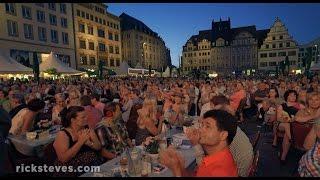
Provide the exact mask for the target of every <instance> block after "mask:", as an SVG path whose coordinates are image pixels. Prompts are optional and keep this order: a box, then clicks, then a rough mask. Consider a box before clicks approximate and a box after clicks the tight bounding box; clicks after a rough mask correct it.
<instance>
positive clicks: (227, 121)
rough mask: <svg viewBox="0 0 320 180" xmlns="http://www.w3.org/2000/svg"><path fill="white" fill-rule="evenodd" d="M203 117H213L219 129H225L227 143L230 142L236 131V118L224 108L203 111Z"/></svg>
mask: <svg viewBox="0 0 320 180" xmlns="http://www.w3.org/2000/svg"><path fill="white" fill-rule="evenodd" d="M203 118H212V119H214V120H215V121H216V124H217V128H218V130H219V131H227V132H228V137H227V143H228V144H229V145H230V144H231V142H232V141H233V138H234V137H235V135H236V133H237V120H236V118H235V117H234V116H233V115H232V114H230V113H229V112H227V111H224V110H210V111H207V112H206V113H204V115H203Z"/></svg>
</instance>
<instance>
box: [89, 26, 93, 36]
mask: <svg viewBox="0 0 320 180" xmlns="http://www.w3.org/2000/svg"><path fill="white" fill-rule="evenodd" d="M88 34H91V35H93V27H92V26H88Z"/></svg>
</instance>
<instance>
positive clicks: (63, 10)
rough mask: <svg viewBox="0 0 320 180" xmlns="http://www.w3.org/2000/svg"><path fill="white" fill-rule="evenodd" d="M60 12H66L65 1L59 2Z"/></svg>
mask: <svg viewBox="0 0 320 180" xmlns="http://www.w3.org/2000/svg"><path fill="white" fill-rule="evenodd" d="M60 12H61V13H63V14H67V5H66V4H65V3H60Z"/></svg>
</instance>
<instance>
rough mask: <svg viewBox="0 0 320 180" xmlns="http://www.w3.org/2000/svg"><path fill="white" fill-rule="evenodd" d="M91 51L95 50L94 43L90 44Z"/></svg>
mask: <svg viewBox="0 0 320 180" xmlns="http://www.w3.org/2000/svg"><path fill="white" fill-rule="evenodd" d="M89 49H90V50H94V42H89Z"/></svg>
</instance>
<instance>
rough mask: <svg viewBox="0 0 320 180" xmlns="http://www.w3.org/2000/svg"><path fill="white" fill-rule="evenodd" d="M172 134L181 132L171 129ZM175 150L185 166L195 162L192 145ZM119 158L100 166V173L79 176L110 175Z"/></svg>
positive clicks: (163, 174) (167, 173) (167, 174)
mask: <svg viewBox="0 0 320 180" xmlns="http://www.w3.org/2000/svg"><path fill="white" fill-rule="evenodd" d="M171 132H172V134H177V133H181V131H180V130H177V129H175V128H174V129H172V131H171ZM177 151H178V152H179V153H180V154H181V155H182V156H183V157H184V159H185V168H190V167H193V166H194V164H195V163H196V158H195V151H194V149H193V147H191V148H189V149H180V148H179V149H177ZM120 159H121V157H120V156H118V157H116V158H114V159H112V160H110V161H108V162H106V163H104V164H102V165H101V166H100V173H93V172H88V173H84V174H82V175H81V177H93V176H99V175H98V174H102V175H103V176H108V177H111V176H112V175H113V174H112V169H114V168H117V167H119V166H120ZM148 176H149V177H172V176H173V174H172V171H171V170H170V169H168V168H166V169H165V170H163V171H161V172H160V173H155V172H152V173H151V174H148Z"/></svg>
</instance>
